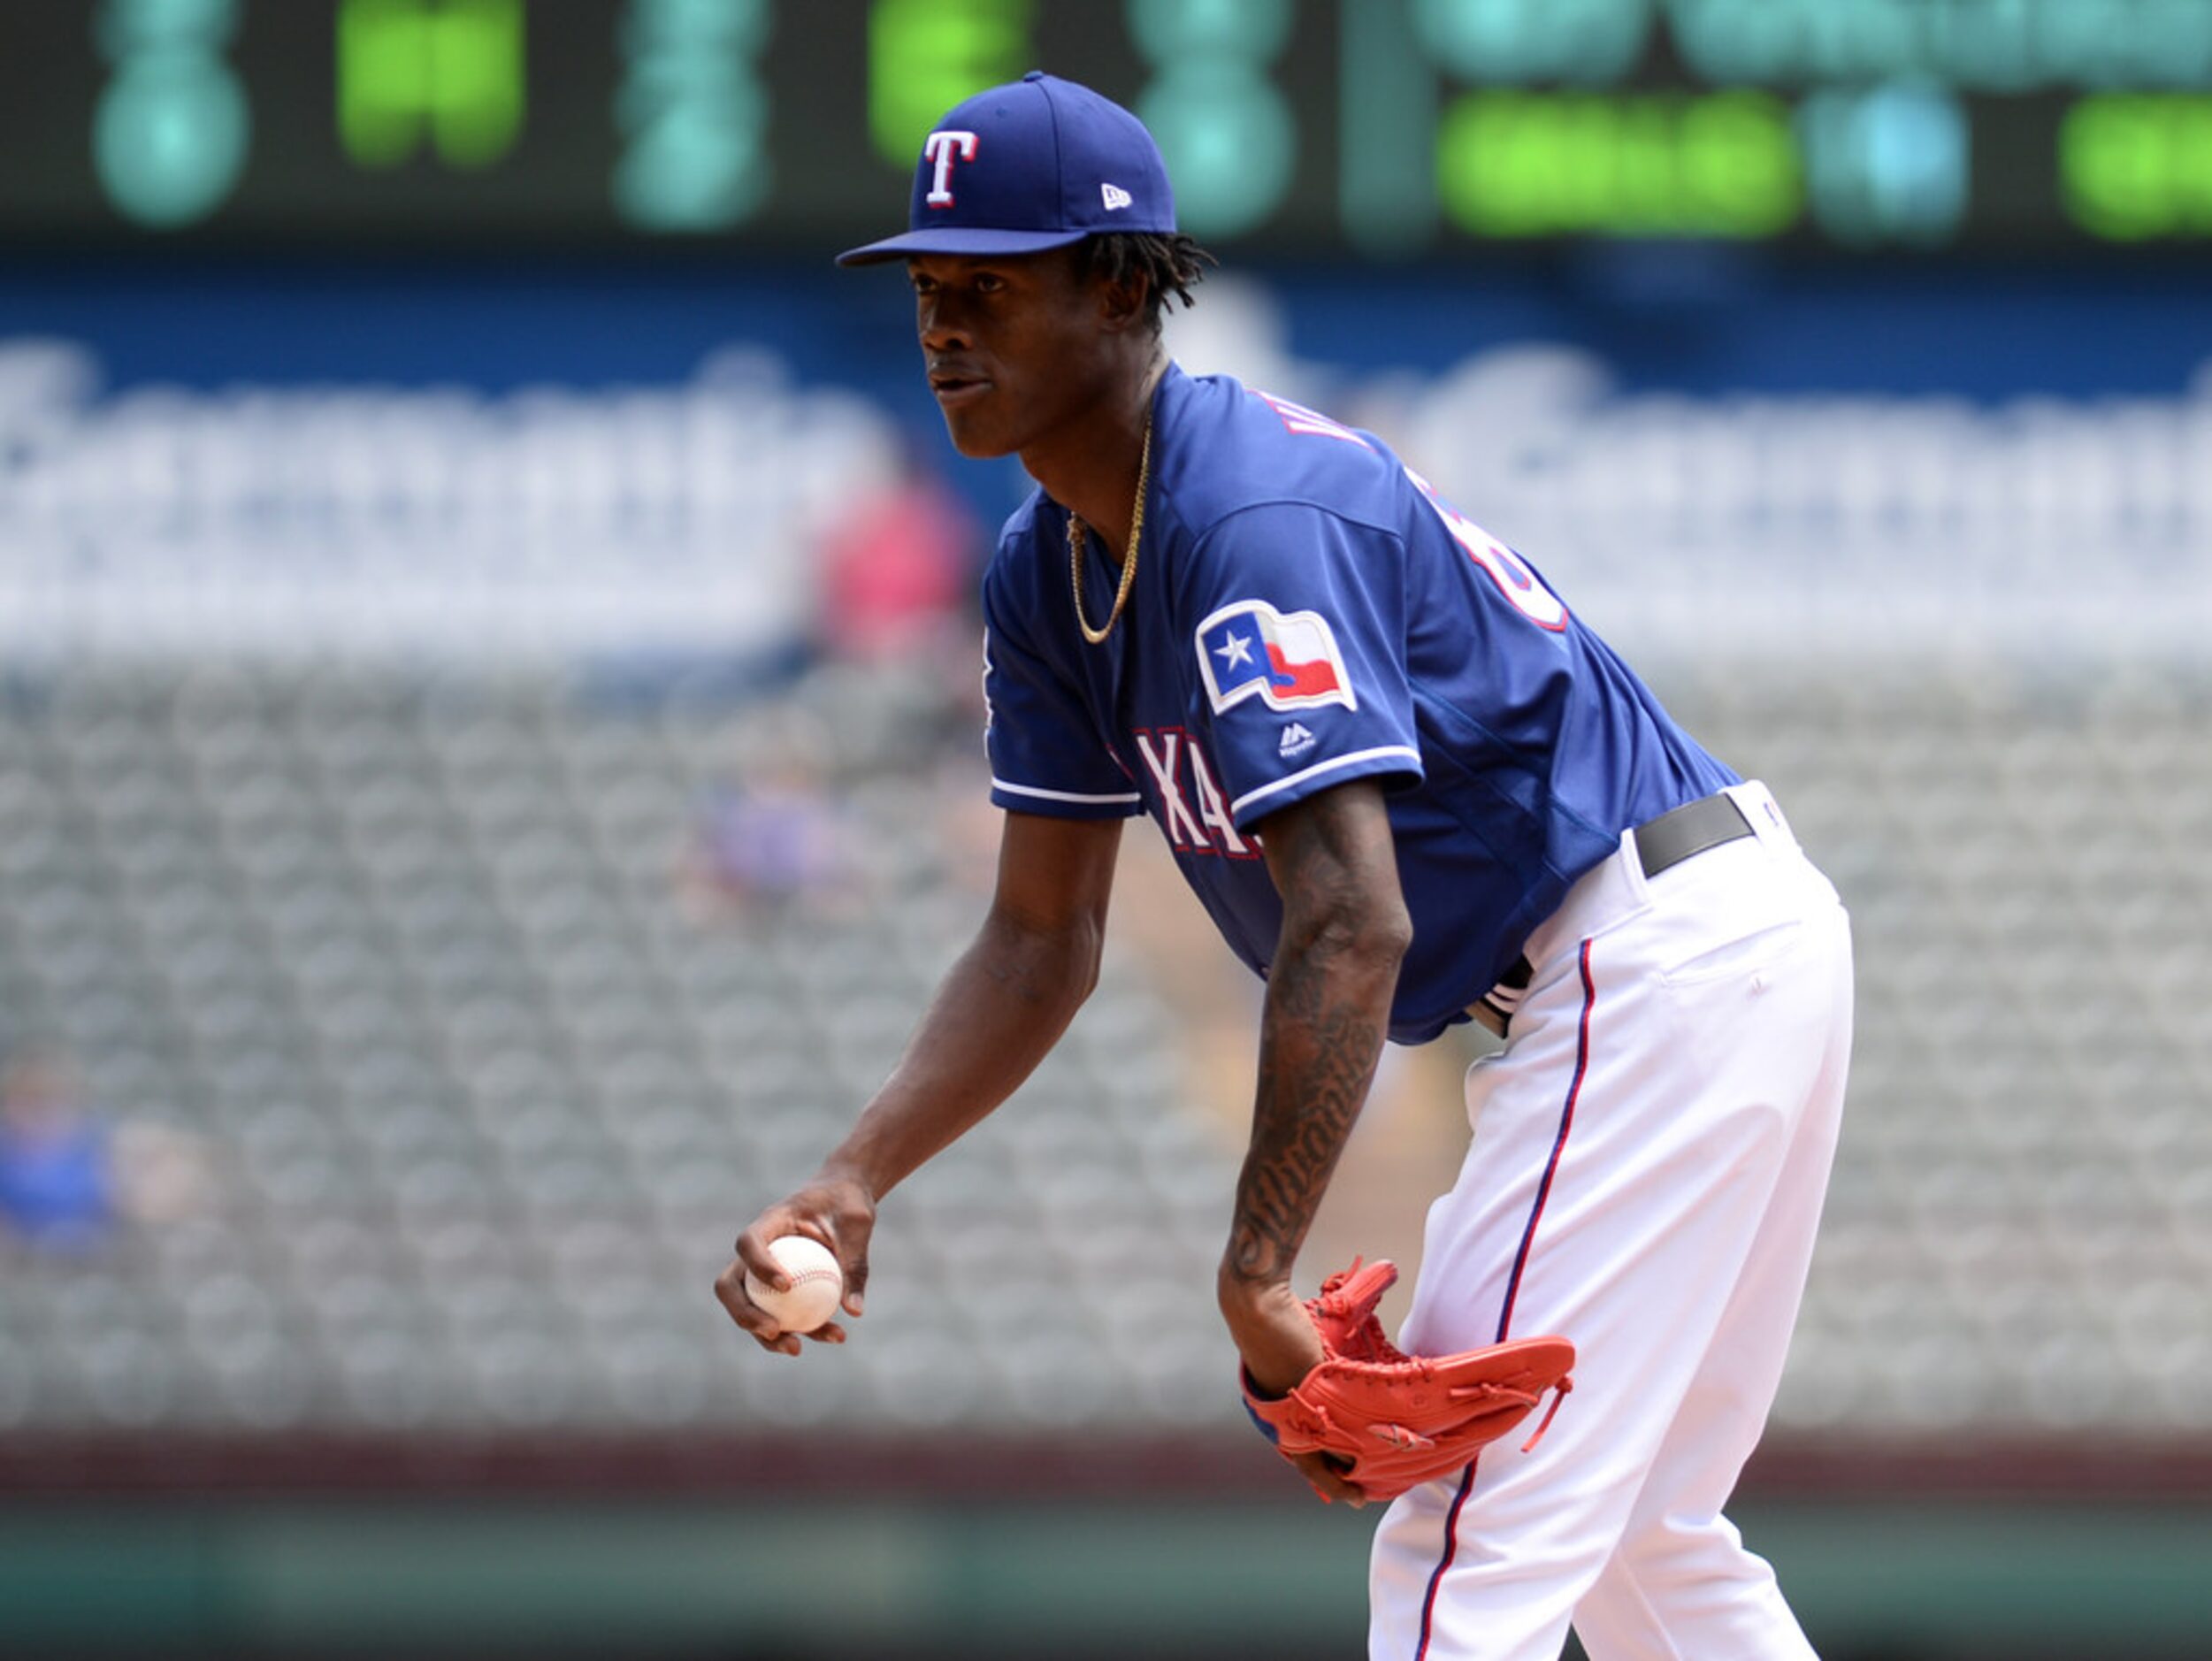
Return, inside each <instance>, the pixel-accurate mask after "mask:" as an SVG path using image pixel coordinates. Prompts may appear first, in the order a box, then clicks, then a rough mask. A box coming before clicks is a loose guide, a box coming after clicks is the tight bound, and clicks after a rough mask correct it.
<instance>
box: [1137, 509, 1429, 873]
mask: <svg viewBox="0 0 2212 1661" xmlns="http://www.w3.org/2000/svg"><path fill="white" fill-rule="evenodd" d="M1178 609H1180V610H1181V611H1182V612H1183V616H1184V617H1185V618H1186V619H1187V621H1188V625H1189V627H1188V632H1187V634H1186V636H1185V640H1186V649H1188V650H1189V651H1190V652H1191V653H1193V654H1195V657H1196V662H1197V674H1198V685H1199V686H1200V687H1201V688H1202V690H1203V694H1204V698H1205V702H1206V716H1207V718H1208V719H1209V720H1210V722H1211V723H1212V731H1211V738H1212V744H1211V746H1209V747H1210V748H1211V749H1212V751H1213V756H1214V759H1215V762H1216V763H1217V764H1218V765H1219V767H1220V768H1221V773H1222V784H1223V785H1224V786H1225V789H1226V792H1227V794H1228V809H1229V815H1230V817H1231V818H1232V819H1233V820H1234V821H1235V822H1236V826H1237V828H1238V829H1239V830H1244V829H1248V828H1249V827H1250V826H1251V824H1252V823H1255V822H1256V821H1258V820H1260V819H1263V818H1265V817H1266V816H1267V815H1269V814H1271V813H1274V812H1275V811H1277V810H1278V809H1280V808H1287V807H1289V806H1290V805H1291V804H1292V803H1294V802H1297V801H1302V800H1305V798H1306V797H1308V796H1312V795H1314V794H1317V793H1318V792H1321V791H1324V790H1328V789H1330V788H1332V787H1334V786H1336V785H1342V784H1345V783H1348V782H1349V781H1351V780H1352V779H1355V778H1366V777H1374V778H1380V779H1382V781H1383V783H1384V784H1386V785H1393V786H1396V785H1409V784H1414V783H1418V782H1419V781H1420V777H1421V776H1422V769H1421V758H1420V745H1419V742H1418V739H1417V738H1416V736H1415V728H1414V722H1413V698H1412V685H1411V682H1410V681H1409V679H1408V677H1407V671H1406V616H1405V558H1404V548H1403V547H1402V545H1401V544H1400V543H1399V541H1398V540H1397V538H1396V537H1394V536H1392V535H1390V534H1389V533H1388V532H1382V531H1378V530H1374V529H1372V528H1370V527H1368V526H1365V525H1361V524H1356V523H1352V522H1351V521H1347V520H1345V519H1344V518H1343V517H1339V516H1337V515H1336V514H1332V513H1328V512H1326V511H1324V510H1322V509H1317V508H1313V507H1307V506H1304V505H1300V504H1296V503H1277V504H1269V505H1267V506H1265V507H1257V508H1251V509H1245V510H1244V511H1243V512H1241V513H1238V514H1236V515H1234V516H1233V517H1230V518H1228V519H1226V520H1224V521H1223V522H1222V523H1221V524H1219V525H1216V526H1215V527H1214V528H1213V530H1212V531H1210V532H1208V533H1207V534H1206V537H1205V538H1204V539H1202V540H1201V541H1200V543H1199V545H1198V549H1197V553H1196V557H1194V558H1193V559H1192V561H1191V562H1190V567H1189V568H1188V570H1187V571H1186V573H1185V578H1184V582H1183V585H1182V587H1181V590H1180V593H1179V601H1178Z"/></svg>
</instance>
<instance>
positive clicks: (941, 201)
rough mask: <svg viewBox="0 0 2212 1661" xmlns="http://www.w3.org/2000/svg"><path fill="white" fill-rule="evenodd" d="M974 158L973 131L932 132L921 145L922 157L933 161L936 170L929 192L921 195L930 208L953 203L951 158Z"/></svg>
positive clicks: (971, 159) (964, 159)
mask: <svg viewBox="0 0 2212 1661" xmlns="http://www.w3.org/2000/svg"><path fill="white" fill-rule="evenodd" d="M954 157H959V158H960V159H961V161H964V162H972V161H974V160H975V159H976V135H975V134H973V133H960V132H944V133H932V134H930V136H929V138H928V139H927V140H926V141H924V142H923V143H922V160H923V161H925V162H935V163H936V164H937V172H936V174H935V176H934V178H933V179H932V180H931V183H930V194H929V195H926V196H924V197H922V201H924V202H926V203H929V204H930V206H931V207H932V208H949V207H951V206H952V205H953V158H954Z"/></svg>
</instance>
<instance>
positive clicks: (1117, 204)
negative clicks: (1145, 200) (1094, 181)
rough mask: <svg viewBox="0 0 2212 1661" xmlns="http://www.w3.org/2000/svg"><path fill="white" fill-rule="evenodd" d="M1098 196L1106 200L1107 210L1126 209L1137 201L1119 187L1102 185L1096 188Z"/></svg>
mask: <svg viewBox="0 0 2212 1661" xmlns="http://www.w3.org/2000/svg"><path fill="white" fill-rule="evenodd" d="M1098 194H1099V195H1101V196H1103V197H1104V198H1105V199H1106V206H1107V207H1108V208H1126V207H1128V206H1129V203H1132V202H1135V201H1136V200H1137V198H1136V197H1135V196H1132V195H1129V192H1128V191H1126V190H1124V189H1122V188H1121V186H1119V185H1105V184H1102V185H1100V186H1099V187H1098Z"/></svg>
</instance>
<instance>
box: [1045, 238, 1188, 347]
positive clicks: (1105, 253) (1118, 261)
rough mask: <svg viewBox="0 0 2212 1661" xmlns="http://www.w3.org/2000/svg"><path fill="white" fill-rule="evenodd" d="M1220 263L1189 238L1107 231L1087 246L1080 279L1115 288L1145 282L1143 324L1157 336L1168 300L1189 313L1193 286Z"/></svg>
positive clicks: (1078, 269)
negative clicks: (1102, 281)
mask: <svg viewBox="0 0 2212 1661" xmlns="http://www.w3.org/2000/svg"><path fill="white" fill-rule="evenodd" d="M1219 264H1221V261H1219V260H1217V259H1215V258H1214V257H1213V255H1211V254H1209V253H1207V252H1206V249H1202V248H1200V247H1199V246H1198V239H1197V238H1195V237H1193V236H1191V235H1190V234H1189V233H1186V232H1183V231H1173V232H1168V233H1165V234H1162V233H1160V232H1156V231H1106V232H1100V233H1097V234H1095V235H1092V236H1090V237H1086V238H1085V239H1084V240H1083V246H1082V251H1081V253H1080V254H1079V255H1078V256H1077V261H1076V274H1077V275H1078V276H1079V277H1081V278H1082V279H1084V280H1085V281H1088V280H1089V279H1091V278H1093V277H1103V278H1104V279H1106V281H1108V282H1112V283H1122V282H1129V281H1132V280H1134V279H1137V278H1139V277H1142V278H1143V279H1144V321H1145V322H1146V323H1147V324H1148V325H1151V328H1152V333H1154V334H1157V333H1160V317H1161V314H1162V313H1163V312H1165V311H1166V310H1167V305H1168V302H1169V296H1170V295H1172V296H1174V298H1175V299H1177V300H1180V301H1182V302H1183V308H1184V310H1189V309H1190V304H1191V300H1190V287H1191V285H1192V284H1193V283H1196V282H1198V281H1200V280H1201V279H1204V277H1205V276H1206V267H1207V266H1209V265H1219Z"/></svg>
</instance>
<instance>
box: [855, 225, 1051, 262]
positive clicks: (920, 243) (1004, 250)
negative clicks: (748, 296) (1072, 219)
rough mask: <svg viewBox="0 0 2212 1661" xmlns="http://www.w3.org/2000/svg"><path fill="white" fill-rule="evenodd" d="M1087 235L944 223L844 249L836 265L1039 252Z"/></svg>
mask: <svg viewBox="0 0 2212 1661" xmlns="http://www.w3.org/2000/svg"><path fill="white" fill-rule="evenodd" d="M1090 234H1091V233H1090V232H1089V231H996V230H987V229H984V228H982V227H980V226H970V227H965V228H963V227H961V226H945V227H944V228H943V229H942V230H934V231H908V232H907V233H905V234H904V235H901V236H887V237H885V238H884V240H883V241H880V242H870V243H869V244H867V245H866V246H865V247H862V248H848V249H846V250H845V252H844V253H842V254H840V255H838V264H840V265H877V264H882V263H883V262H884V261H885V260H891V259H905V258H907V257H908V256H910V255H915V254H957V255H968V256H974V255H979V254H1042V253H1043V252H1044V251H1045V249H1048V248H1066V247H1067V246H1068V244H1069V243H1071V242H1080V241H1083V238H1085V237H1086V236H1089V235H1090Z"/></svg>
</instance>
